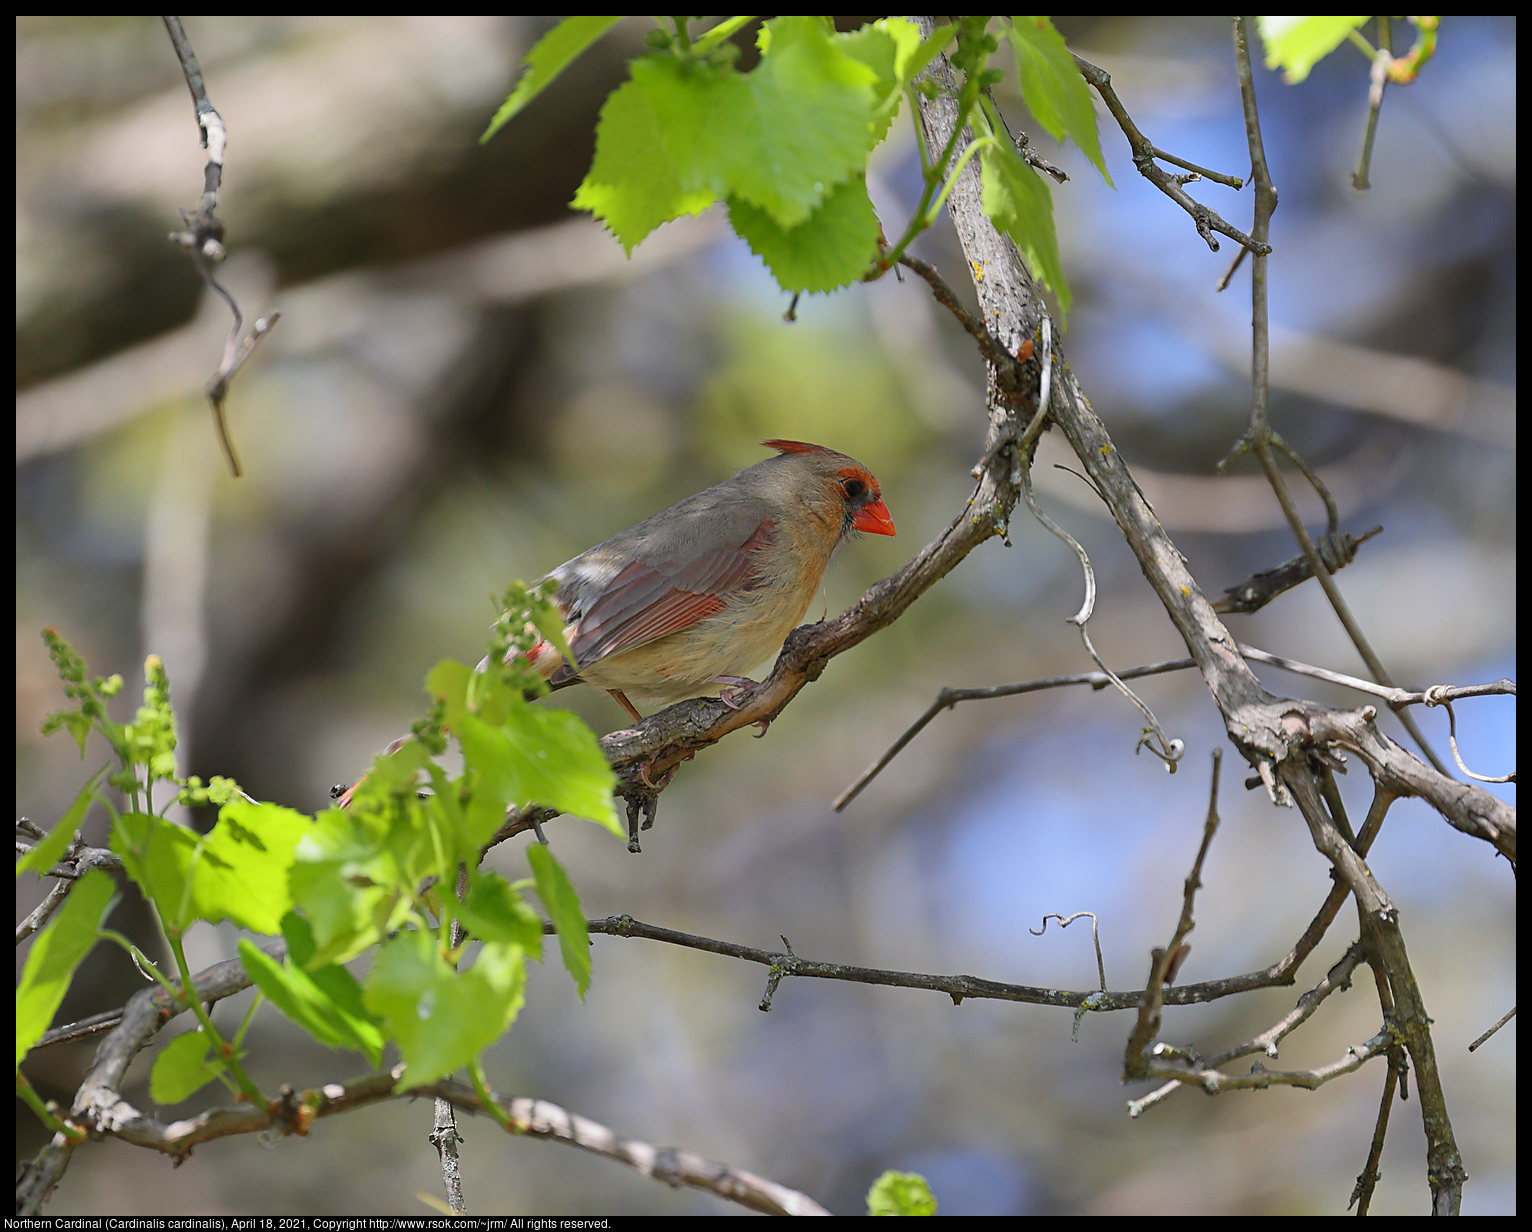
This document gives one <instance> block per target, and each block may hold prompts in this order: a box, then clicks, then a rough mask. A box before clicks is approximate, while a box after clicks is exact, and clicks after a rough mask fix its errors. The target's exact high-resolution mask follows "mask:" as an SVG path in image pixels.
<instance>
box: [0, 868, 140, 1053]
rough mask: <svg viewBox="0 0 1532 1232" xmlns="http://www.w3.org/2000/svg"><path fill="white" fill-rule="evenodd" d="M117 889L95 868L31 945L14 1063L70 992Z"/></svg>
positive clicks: (20, 992) (20, 989)
mask: <svg viewBox="0 0 1532 1232" xmlns="http://www.w3.org/2000/svg"><path fill="white" fill-rule="evenodd" d="M116 895H117V886H116V884H115V883H114V882H113V881H112V879H111V878H110V877H109V876H107V874H105V873H103V872H102V871H101V870H100V869H99V868H93V869H91V870H90V871H89V872H87V873H86V874H85V876H83V877H81V878H80V879H79V880H78V881H76V882H75V883H74V888H73V889H72V890H70V891H69V896H68V897H67V898H65V899H64V905H63V906H62V907H60V908H59V909H58V911H57V912H56V913H55V915H54V917H53V919H52V920H51V921H50V922H49V924H48V926H47V927H46V928H44V929H43V930H42V931H41V932H40V933H38V934H37V936H36V937H35V938H34V939H33V941H32V948H31V950H30V951H29V952H28V954H27V962H26V966H25V967H23V968H22V971H21V983H20V984H18V985H17V987H16V1064H17V1066H18V1067H19V1066H20V1065H21V1061H22V1058H23V1057H25V1056H26V1055H27V1050H28V1049H29V1048H31V1047H32V1045H33V1044H35V1043H37V1041H38V1040H39V1039H41V1038H42V1036H43V1032H45V1031H46V1030H47V1029H48V1027H49V1025H50V1024H51V1023H52V1022H53V1015H54V1014H55V1013H56V1012H57V1011H58V1007H59V1003H60V1002H62V1001H63V1000H64V994H65V993H66V992H68V991H69V981H70V980H71V979H73V978H74V970H75V968H76V967H78V966H79V965H80V963H81V962H82V961H83V960H84V958H85V956H86V955H87V954H89V953H90V951H91V947H92V946H94V945H95V944H96V937H97V935H98V933H99V932H100V930H101V924H102V921H103V920H104V919H105V918H106V913H107V912H108V911H109V910H110V909H111V905H112V903H113V901H114V900H115V898H116Z"/></svg>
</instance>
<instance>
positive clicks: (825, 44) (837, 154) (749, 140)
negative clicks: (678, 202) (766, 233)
mask: <svg viewBox="0 0 1532 1232" xmlns="http://www.w3.org/2000/svg"><path fill="white" fill-rule="evenodd" d="M761 34H762V42H763V43H764V44H766V45H767V49H766V50H765V52H764V54H763V55H762V57H761V63H760V64H759V65H758V66H757V67H756V69H755V71H754V72H752V73H749V74H747V75H744V76H740V75H737V74H736V75H733V76H732V77H731V78H730V79H729V80H728V81H727V82H725V83H724V84H725V85H726V86H727V87H729V88H726V89H724V90H721V91H720V92H719V95H718V99H717V106H716V108H715V111H714V114H713V116H712V123H711V124H710V125H709V126H708V128H707V130H706V132H705V134H704V139H705V141H706V143H707V145H706V155H705V156H706V158H707V161H708V162H709V163H710V164H711V165H713V166H715V167H717V168H718V169H719V171H720V172H721V173H722V179H723V191H722V192H720V194H719V195H720V196H722V195H732V196H737V197H741V198H743V199H744V200H746V201H749V202H750V203H752V204H753V205H757V206H759V207H760V208H761V209H763V210H765V211H766V212H767V213H768V214H770V215H771V216H772V218H773V219H775V220H776V222H777V223H779V224H780V225H781V226H783V227H793V226H796V225H797V224H798V223H800V222H802V221H803V220H804V219H806V218H807V217H808V216H809V215H810V214H811V213H813V211H814V210H815V208H816V207H817V206H818V205H819V204H820V202H821V201H823V200H824V199H825V196H826V194H827V193H828V192H829V191H830V190H831V189H833V188H834V187H835V186H836V185H837V184H840V183H842V182H844V181H845V180H847V179H849V178H851V176H853V175H855V174H856V173H857V172H859V171H862V170H863V169H864V168H865V167H866V165H867V151H868V150H869V149H870V148H871V145H870V137H871V132H872V114H873V106H874V102H875V99H874V97H873V82H874V81H875V79H876V78H875V74H874V72H873V70H872V69H870V68H868V67H867V65H865V64H862V63H860V62H859V61H857V60H856V59H854V58H853V57H851V56H849V55H847V54H846V53H845V52H844V51H843V50H842V49H841V48H840V47H839V46H838V45H837V42H836V39H835V37H834V36H833V35H832V34H831V33H830V32H829V31H828V30H827V29H826V28H825V26H824V25H823V24H822V23H821V22H820V21H819V20H818V19H817V18H813V17H778V18H776V19H775V20H773V21H770V22H767V23H766V26H765V28H764V29H763V30H762V31H761Z"/></svg>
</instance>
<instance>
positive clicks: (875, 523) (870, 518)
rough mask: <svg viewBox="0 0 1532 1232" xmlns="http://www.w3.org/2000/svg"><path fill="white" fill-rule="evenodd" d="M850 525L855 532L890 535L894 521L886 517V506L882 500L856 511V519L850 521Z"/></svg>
mask: <svg viewBox="0 0 1532 1232" xmlns="http://www.w3.org/2000/svg"><path fill="white" fill-rule="evenodd" d="M851 525H852V526H854V527H856V528H857V530H864V531H866V532H867V533H868V534H870V535H892V534H893V533H894V519H893V518H891V517H889V515H888V506H887V505H885V504H884V503H883V501H882V499H881V498H880V499H878V500H875V501H873V502H872V504H870V505H865V506H863V507H862V508H861V509H859V510H858V511H857V515H856V517H854V518H852V519H851Z"/></svg>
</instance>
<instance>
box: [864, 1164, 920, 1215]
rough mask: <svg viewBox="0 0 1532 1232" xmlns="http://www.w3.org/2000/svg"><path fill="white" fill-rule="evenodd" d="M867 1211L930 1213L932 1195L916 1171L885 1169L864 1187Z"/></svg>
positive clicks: (875, 1213)
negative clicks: (869, 1184)
mask: <svg viewBox="0 0 1532 1232" xmlns="http://www.w3.org/2000/svg"><path fill="white" fill-rule="evenodd" d="M867 1213H868V1214H869V1215H934V1214H936V1199H935V1198H933V1197H932V1196H931V1187H930V1186H929V1185H928V1184H926V1178H925V1177H923V1176H921V1175H920V1173H918V1172H885V1173H884V1174H883V1175H882V1176H880V1177H879V1178H878V1179H877V1180H875V1181H874V1182H873V1183H872V1186H871V1188H869V1189H868V1191H867Z"/></svg>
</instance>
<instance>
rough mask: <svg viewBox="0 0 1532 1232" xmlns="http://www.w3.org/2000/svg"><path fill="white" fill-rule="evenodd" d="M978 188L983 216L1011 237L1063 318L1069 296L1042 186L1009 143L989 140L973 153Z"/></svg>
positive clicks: (1047, 195)
mask: <svg viewBox="0 0 1532 1232" xmlns="http://www.w3.org/2000/svg"><path fill="white" fill-rule="evenodd" d="M979 183H980V186H981V189H980V191H981V192H982V193H983V202H984V212H985V213H986V214H988V215H989V217H990V221H991V222H993V223H994V224H995V226H996V227H997V228H998V229H999V230H1001V231H1003V232H1005V234H1006V235H1008V236H1010V237H1011V240H1012V242H1013V243H1014V244H1015V245H1016V247H1017V248H1018V249H1020V250H1021V254H1022V256H1024V257H1026V259H1027V264H1028V265H1029V266H1031V267H1032V273H1033V274H1034V275H1035V276H1036V277H1037V278H1038V279H1039V280H1040V281H1042V282H1043V283H1044V284H1046V285H1047V286H1050V287H1052V288H1053V291H1054V293H1055V294H1056V295H1057V296H1058V299H1059V312H1060V315H1061V316H1065V317H1067V315H1068V313H1069V304H1070V300H1071V298H1072V297H1071V296H1070V293H1069V284H1068V283H1067V282H1066V281H1065V280H1064V263H1063V260H1062V259H1061V258H1060V256H1059V239H1058V235H1057V233H1056V232H1055V231H1054V229H1053V194H1052V193H1051V192H1050V191H1049V190H1048V181H1047V180H1045V179H1044V178H1043V177H1042V176H1040V175H1038V174H1037V172H1035V171H1033V170H1032V168H1031V167H1029V166H1027V165H1026V163H1024V162H1023V161H1022V160H1021V156H1020V155H1019V154H1017V152H1016V149H1015V147H1014V146H1012V145H1011V143H1010V142H1008V141H1007V142H1003V143H1002V142H999V141H994V142H991V143H990V144H988V145H986V146H984V147H983V149H981V150H980V152H979Z"/></svg>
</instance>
